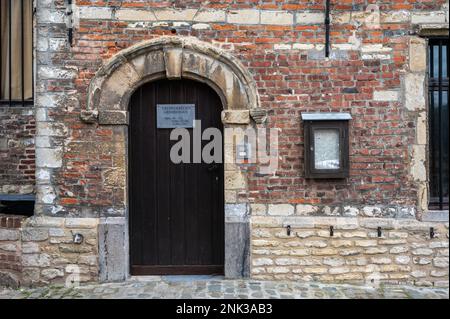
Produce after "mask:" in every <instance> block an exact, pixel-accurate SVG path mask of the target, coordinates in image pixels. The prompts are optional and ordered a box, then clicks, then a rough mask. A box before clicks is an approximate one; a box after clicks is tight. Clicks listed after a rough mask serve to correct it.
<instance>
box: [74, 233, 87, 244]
mask: <svg viewBox="0 0 450 319" xmlns="http://www.w3.org/2000/svg"><path fill="white" fill-rule="evenodd" d="M83 240H84V236H83V235H82V234H79V233H76V234H73V243H74V244H77V245H80V244H82V243H83Z"/></svg>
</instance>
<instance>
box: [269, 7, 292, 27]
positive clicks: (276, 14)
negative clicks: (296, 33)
mask: <svg viewBox="0 0 450 319" xmlns="http://www.w3.org/2000/svg"><path fill="white" fill-rule="evenodd" d="M293 23H294V15H293V14H292V13H290V12H286V11H270V10H262V11H261V24H271V25H292V24H293Z"/></svg>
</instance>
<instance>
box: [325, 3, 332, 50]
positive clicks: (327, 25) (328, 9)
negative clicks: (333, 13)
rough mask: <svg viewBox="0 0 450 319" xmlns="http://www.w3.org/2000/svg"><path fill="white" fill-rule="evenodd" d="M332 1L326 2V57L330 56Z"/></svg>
mask: <svg viewBox="0 0 450 319" xmlns="http://www.w3.org/2000/svg"><path fill="white" fill-rule="evenodd" d="M330 6H331V5H330V0H325V57H327V58H328V57H329V56H330V22H331V20H330Z"/></svg>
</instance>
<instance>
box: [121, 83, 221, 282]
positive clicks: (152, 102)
mask: <svg viewBox="0 0 450 319" xmlns="http://www.w3.org/2000/svg"><path fill="white" fill-rule="evenodd" d="M157 104H195V113H196V119H198V120H201V125H202V131H203V130H205V129H206V128H208V127H215V128H218V129H219V130H221V131H222V132H223V125H222V121H221V110H222V104H221V101H220V98H219V97H218V95H217V94H216V93H215V91H214V90H212V89H211V88H210V87H209V86H207V85H206V84H203V83H199V82H196V81H190V80H170V81H169V80H161V81H157V82H151V83H148V84H145V85H143V86H142V87H141V88H139V89H138V90H137V91H136V92H135V93H134V94H133V96H132V97H131V101H130V127H129V204H130V212H129V225H130V261H131V262H130V264H131V274H132V275H161V274H213V273H214V274H216V273H217V274H221V273H223V264H224V189H223V184H224V183H223V161H221V162H220V163H213V164H206V163H204V162H203V161H202V163H198V164H195V163H193V161H192V160H191V163H180V164H174V163H172V161H171V160H170V149H171V147H172V145H173V144H175V143H177V141H170V132H171V130H172V129H163V128H158V127H157V120H156V116H157V114H156V110H157ZM188 130H189V132H190V136H191V159H192V157H193V154H192V153H193V145H192V136H193V134H192V133H193V129H192V128H188ZM207 143H208V141H203V142H202V144H203V145H205V144H207ZM222 145H223V144H222V143H221V144H220V147H222Z"/></svg>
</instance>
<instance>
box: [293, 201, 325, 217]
mask: <svg viewBox="0 0 450 319" xmlns="http://www.w3.org/2000/svg"><path fill="white" fill-rule="evenodd" d="M318 211H319V207H317V206H313V205H306V204H298V205H297V206H296V207H295V214H296V215H300V216H308V215H314V214H316V213H317V212H318Z"/></svg>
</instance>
